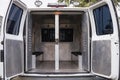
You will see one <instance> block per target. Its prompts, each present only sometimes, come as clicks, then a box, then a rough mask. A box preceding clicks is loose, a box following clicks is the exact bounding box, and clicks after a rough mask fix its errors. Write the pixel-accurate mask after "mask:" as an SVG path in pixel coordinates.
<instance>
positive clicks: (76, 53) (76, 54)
mask: <svg viewBox="0 0 120 80" xmlns="http://www.w3.org/2000/svg"><path fill="white" fill-rule="evenodd" d="M71 54H73V55H75V56H78V55H82V53H81V52H71Z"/></svg>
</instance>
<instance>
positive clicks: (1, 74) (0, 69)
mask: <svg viewBox="0 0 120 80" xmlns="http://www.w3.org/2000/svg"><path fill="white" fill-rule="evenodd" d="M0 77H1V78H3V62H0Z"/></svg>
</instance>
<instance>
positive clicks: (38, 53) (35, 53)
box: [32, 52, 43, 56]
mask: <svg viewBox="0 0 120 80" xmlns="http://www.w3.org/2000/svg"><path fill="white" fill-rule="evenodd" d="M42 54H43V52H33V53H32V55H36V56H39V55H42Z"/></svg>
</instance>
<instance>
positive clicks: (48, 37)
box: [42, 28, 55, 42]
mask: <svg viewBox="0 0 120 80" xmlns="http://www.w3.org/2000/svg"><path fill="white" fill-rule="evenodd" d="M54 41H55V29H53V28H50V29H42V42H54Z"/></svg>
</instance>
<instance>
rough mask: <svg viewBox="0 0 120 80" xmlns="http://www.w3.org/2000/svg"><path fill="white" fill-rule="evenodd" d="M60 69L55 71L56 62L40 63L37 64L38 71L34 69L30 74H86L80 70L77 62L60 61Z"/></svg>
mask: <svg viewBox="0 0 120 80" xmlns="http://www.w3.org/2000/svg"><path fill="white" fill-rule="evenodd" d="M59 66H60V69H59V70H55V62H54V61H39V62H37V65H36V69H32V70H30V71H29V72H32V73H78V72H85V71H84V70H80V69H78V63H77V61H60V65H59Z"/></svg>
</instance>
